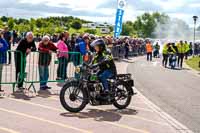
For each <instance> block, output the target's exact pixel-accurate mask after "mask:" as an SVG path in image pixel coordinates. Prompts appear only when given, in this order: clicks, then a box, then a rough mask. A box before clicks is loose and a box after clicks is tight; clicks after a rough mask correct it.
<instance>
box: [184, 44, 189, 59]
mask: <svg viewBox="0 0 200 133" xmlns="http://www.w3.org/2000/svg"><path fill="white" fill-rule="evenodd" d="M184 45H185V50H186V51H185V52H186V53H185V59H186V60H187V59H188V55H189V51H190V45H189V44H188V43H187V41H185V44H184Z"/></svg>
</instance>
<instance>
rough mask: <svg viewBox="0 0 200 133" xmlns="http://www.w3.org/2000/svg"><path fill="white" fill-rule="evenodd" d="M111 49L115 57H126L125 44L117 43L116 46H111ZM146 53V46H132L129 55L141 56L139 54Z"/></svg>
mask: <svg viewBox="0 0 200 133" xmlns="http://www.w3.org/2000/svg"><path fill="white" fill-rule="evenodd" d="M109 49H110V50H111V53H112V55H113V58H114V59H123V58H124V57H125V53H126V48H125V46H122V45H116V46H112V47H109ZM145 53H146V50H145V48H143V47H132V46H131V47H130V48H129V51H128V56H129V57H133V56H139V55H144V54H145Z"/></svg>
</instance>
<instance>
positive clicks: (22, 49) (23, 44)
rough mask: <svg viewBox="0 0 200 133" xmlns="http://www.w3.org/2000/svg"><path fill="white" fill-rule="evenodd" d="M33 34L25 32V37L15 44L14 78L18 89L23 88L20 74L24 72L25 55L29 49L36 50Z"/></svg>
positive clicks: (22, 78) (22, 79) (22, 77)
mask: <svg viewBox="0 0 200 133" xmlns="http://www.w3.org/2000/svg"><path fill="white" fill-rule="evenodd" d="M33 38H34V36H33V33H32V32H28V33H27V34H26V38H24V39H22V40H21V41H20V42H19V45H18V46H17V49H16V51H17V52H16V53H15V67H16V80H17V81H18V88H19V90H23V89H24V88H23V81H24V76H23V75H21V74H24V73H25V66H26V63H25V60H26V56H27V55H28V54H29V53H30V52H31V51H36V46H35V41H34V39H33Z"/></svg>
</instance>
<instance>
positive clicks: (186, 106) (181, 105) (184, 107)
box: [128, 58, 200, 133]
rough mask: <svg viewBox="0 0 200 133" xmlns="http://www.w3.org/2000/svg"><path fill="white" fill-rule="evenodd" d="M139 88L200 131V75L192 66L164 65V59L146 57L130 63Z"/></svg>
mask: <svg viewBox="0 0 200 133" xmlns="http://www.w3.org/2000/svg"><path fill="white" fill-rule="evenodd" d="M128 72H130V73H132V74H133V77H134V79H135V84H136V88H137V89H138V90H139V91H140V92H141V93H142V94H143V95H145V96H146V97H147V98H148V99H149V100H150V101H152V102H153V103H155V104H156V105H157V106H159V107H160V108H161V109H163V110H164V111H165V112H167V113H168V114H170V115H171V116H172V117H174V118H175V119H177V120H178V121H179V122H181V123H182V124H184V125H186V126H187V127H188V128H189V129H191V130H192V131H193V132H195V133H200V75H195V74H193V73H192V72H191V70H189V69H184V70H171V69H168V68H163V67H162V65H161V60H160V59H154V61H153V62H147V61H146V60H145V58H143V59H141V60H137V61H136V62H134V63H132V64H130V65H129V66H128Z"/></svg>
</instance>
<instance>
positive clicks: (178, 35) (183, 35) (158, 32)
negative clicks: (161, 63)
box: [153, 18, 193, 41]
mask: <svg viewBox="0 0 200 133" xmlns="http://www.w3.org/2000/svg"><path fill="white" fill-rule="evenodd" d="M153 34H154V36H155V38H159V39H165V40H173V41H175V40H187V41H189V40H192V39H193V32H192V30H191V29H190V28H189V25H187V24H186V23H185V22H184V21H182V20H180V19H176V18H173V19H169V20H167V21H165V22H164V23H159V22H158V23H157V26H156V28H155V31H154V33H153Z"/></svg>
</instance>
